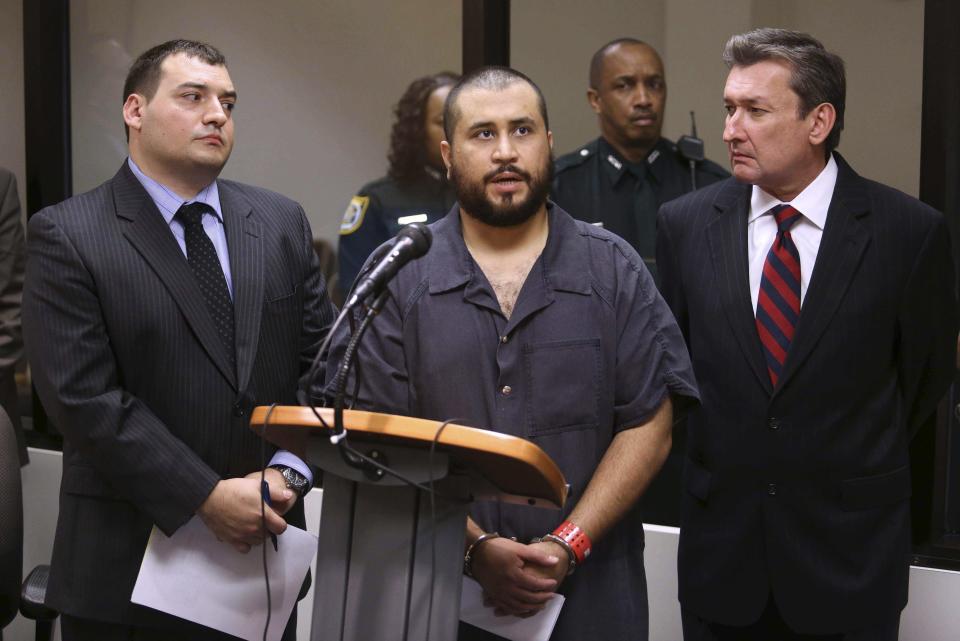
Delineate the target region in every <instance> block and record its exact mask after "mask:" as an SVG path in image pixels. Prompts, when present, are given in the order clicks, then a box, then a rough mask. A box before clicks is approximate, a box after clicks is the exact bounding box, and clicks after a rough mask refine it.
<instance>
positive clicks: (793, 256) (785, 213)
mask: <svg viewBox="0 0 960 641" xmlns="http://www.w3.org/2000/svg"><path fill="white" fill-rule="evenodd" d="M771 211H772V212H773V217H774V219H776V221H777V237H776V239H774V241H773V246H772V247H771V248H770V251H769V252H768V253H767V260H766V261H765V262H764V263H763V276H762V277H761V278H760V295H759V297H758V298H757V332H759V334H760V342H761V343H763V353H764V356H766V359H767V371H768V372H769V373H770V380H771V381H773V385H774V386H776V385H777V381H778V380H779V379H780V374H781V373H782V372H783V363H784V361H786V360H787V352H788V351H790V342H791V341H792V340H793V334H794V331H795V330H796V328H797V321H798V320H799V319H800V252H798V251H797V246H796V245H795V244H794V242H793V238H791V237H790V228H791V227H793V225H794V223H796V222H797V221H798V220H800V217H801V216H802V214H801V213H800V212H798V211H797V210H796V209H794V208H793V207H791V206H790V205H777V206H776V207H774V208H773V209H772V210H771Z"/></svg>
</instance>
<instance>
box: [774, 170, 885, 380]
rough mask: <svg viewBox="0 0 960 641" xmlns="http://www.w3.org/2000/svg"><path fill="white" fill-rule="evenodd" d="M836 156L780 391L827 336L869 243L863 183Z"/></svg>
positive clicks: (866, 200) (867, 208)
mask: <svg viewBox="0 0 960 641" xmlns="http://www.w3.org/2000/svg"><path fill="white" fill-rule="evenodd" d="M834 155H835V157H836V159H837V165H838V173H837V185H836V187H834V190H833V198H832V199H831V200H830V208H829V210H828V213H827V224H826V226H825V227H824V230H823V238H822V239H821V240H820V249H819V250H818V251H817V262H816V264H815V265H814V268H813V274H812V276H811V277H810V285H809V287H808V289H807V294H806V296H805V297H804V301H803V307H802V309H801V310H800V320H799V321H798V323H797V331H796V334H795V335H794V338H793V342H792V344H791V345H790V351H789V353H788V354H787V361H786V363H784V370H783V374H782V375H781V377H780V385H779V388H782V387H783V386H784V385H786V384H787V382H788V381H789V380H790V378H791V377H792V376H793V375H794V374H795V373H796V371H797V370H798V369H799V368H800V366H801V365H802V364H803V362H804V361H805V360H806V359H807V357H808V356H809V355H810V352H811V351H812V350H813V348H814V347H815V346H816V344H817V341H818V340H819V339H820V336H821V335H823V332H824V330H825V329H826V328H827V325H828V324H829V323H830V319H831V318H833V315H834V313H835V312H836V311H837V307H838V306H839V305H840V302H841V301H842V300H843V297H844V294H845V293H846V291H847V287H848V286H849V285H850V281H851V279H852V278H853V275H854V274H855V273H856V271H857V268H858V266H859V265H860V260H861V259H862V258H863V252H864V250H865V249H866V248H867V245H869V243H870V235H869V233H868V232H867V230H866V228H865V227H864V226H863V225H861V224H860V222H859V220H858V218H860V217H862V216H864V215H866V214H867V213H869V200H868V198H867V195H866V194H865V193H864V191H863V184H862V179H861V178H860V177H859V176H858V175H857V174H856V173H855V172H854V171H853V169H851V168H850V166H849V165H848V164H847V163H846V162H845V161H844V160H843V159H842V158H841V157H840V156H839V154H834Z"/></svg>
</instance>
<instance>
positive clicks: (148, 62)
mask: <svg viewBox="0 0 960 641" xmlns="http://www.w3.org/2000/svg"><path fill="white" fill-rule="evenodd" d="M178 53H182V54H186V56H187V57H189V58H198V59H199V60H202V61H203V62H205V63H207V64H208V65H215V66H226V64H227V59H226V58H224V57H223V54H222V53H220V52H219V51H218V50H217V49H216V47H213V46H211V45H208V44H206V43H205V42H197V41H196V40H168V41H167V42H164V43H163V44H159V45H157V46H156V47H152V48H150V49H147V50H146V51H144V52H143V53H141V54H140V56H139V57H138V58H137V59H136V60H134V61H133V64H132V65H131V66H130V71H128V72H127V79H126V81H125V82H124V83H123V102H127V97H129V96H130V94H132V93H138V94H141V95H143V96H144V97H146V99H147V100H150V99H151V98H153V95H154V94H155V93H157V87H158V86H160V65H162V64H163V61H164V60H166V59H167V58H168V57H170V56H173V55H176V54H178ZM129 137H130V129H129V127H127V138H129Z"/></svg>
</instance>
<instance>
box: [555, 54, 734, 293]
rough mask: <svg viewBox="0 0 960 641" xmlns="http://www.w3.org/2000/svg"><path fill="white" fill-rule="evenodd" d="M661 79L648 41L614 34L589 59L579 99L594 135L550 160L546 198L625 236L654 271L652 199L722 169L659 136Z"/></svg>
mask: <svg viewBox="0 0 960 641" xmlns="http://www.w3.org/2000/svg"><path fill="white" fill-rule="evenodd" d="M666 98H667V84H666V80H665V78H664V74H663V62H662V61H661V60H660V56H659V55H658V54H657V52H656V50H655V49H654V48H653V47H651V46H650V45H648V44H646V43H644V42H641V41H639V40H635V39H633V38H620V39H617V40H614V41H612V42H610V43H608V44H606V45H604V46H603V47H601V48H600V50H599V51H597V52H596V53H595V54H594V55H593V58H592V59H591V61H590V88H589V89H587V100H589V102H590V107H591V108H592V109H593V111H594V112H595V113H596V114H597V116H598V119H599V121H600V137H599V138H597V139H596V140H594V141H592V142H590V143H588V144H586V145H584V146H583V147H581V148H580V149H577V150H576V151H574V152H572V153H569V154H567V155H565V156H562V157H560V158H559V159H557V162H556V177H555V179H554V186H553V199H554V200H555V201H556V202H557V204H559V205H560V206H561V207H563V208H564V209H566V210H567V211H568V212H570V213H571V214H572V215H573V216H574V217H576V218H579V219H581V220H585V221H588V222H593V223H602V224H603V227H605V228H606V229H608V230H610V231H612V232H613V233H615V234H617V235H618V236H620V237H622V238H623V239H624V240H626V241H627V242H629V243H630V244H631V245H633V247H634V248H635V249H636V250H637V252H638V253H639V254H640V256H642V257H643V259H644V261H645V262H646V263H647V267H649V268H650V272H651V273H652V274H653V276H654V278H655V279H656V277H657V270H656V263H655V259H654V255H655V242H656V217H657V210H658V209H659V208H660V205H661V204H663V203H664V202H666V201H668V200H672V199H674V198H677V197H678V196H682V195H683V194H685V193H687V192H689V191H692V190H693V189H694V185H696V188H700V187H703V186H705V185H709V184H710V183H714V182H717V181H718V180H721V179H723V178H726V177H727V176H729V173H727V172H726V171H725V170H724V169H723V168H722V167H720V166H719V165H717V164H716V163H713V162H710V161H709V160H704V161H701V162H697V163H696V164H695V172H694V173H693V174H692V173H691V169H690V161H689V160H688V159H687V158H685V157H684V156H683V155H682V154H681V153H680V152H679V150H678V149H677V146H676V145H675V144H674V143H673V142H671V141H669V140H666V139H665V138H662V137H661V136H660V132H661V129H662V127H663V110H664V105H665V104H666Z"/></svg>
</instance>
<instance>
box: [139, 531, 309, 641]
mask: <svg viewBox="0 0 960 641" xmlns="http://www.w3.org/2000/svg"><path fill="white" fill-rule="evenodd" d="M277 544H278V545H277V547H278V551H276V552H275V551H274V549H273V544H271V542H270V540H269V539H267V541H266V542H265V545H266V548H267V568H268V576H269V577H270V596H271V601H272V604H273V607H272V609H271V618H270V629H269V630H268V631H267V639H269V640H270V641H275V640H278V639H280V637H281V636H282V635H283V629H284V628H285V627H286V625H287V620H288V619H289V618H290V613H291V612H292V611H293V607H294V606H295V605H296V602H297V594H298V593H299V592H300V586H301V585H302V584H303V579H304V577H306V575H307V569H308V568H309V567H310V562H311V561H312V560H313V557H314V555H315V554H316V552H317V537H316V536H314V535H313V534H310V533H309V532H305V531H304V530H301V529H299V528H295V527H293V526H287V529H286V531H284V533H283V534H281V535H280V536H278V537H277ZM261 555H262V552H261V551H260V548H259V547H255V548H253V549H252V550H251V551H250V552H248V553H247V554H241V553H240V552H237V551H236V550H235V549H234V548H233V547H232V546H231V545H229V544H227V543H223V542H221V541H218V540H217V537H216V536H215V535H214V534H213V532H211V531H210V529H209V528H207V526H206V525H204V523H203V521H201V520H200V518H199V517H196V516H195V517H193V518H192V519H190V520H189V521H188V522H187V523H186V524H185V525H183V526H182V527H181V528H180V529H178V530H177V531H176V532H175V533H174V535H173V536H172V537H169V538H168V537H167V536H166V535H164V534H163V533H162V532H160V531H159V530H158V529H157V528H156V527H154V528H153V532H152V533H151V534H150V541H149V543H147V551H146V553H145V554H144V556H143V563H142V564H141V565H140V574H139V575H138V576H137V583H136V585H135V586H134V588H133V596H132V597H131V599H130V600H131V601H133V602H134V603H139V604H140V605H145V606H147V607H150V608H154V609H155V610H161V611H163V612H166V613H168V614H172V615H174V616H177V617H180V618H182V619H187V620H188V621H193V622H195V623H199V624H201V625H205V626H207V627H210V628H214V629H216V630H220V631H222V632H226V633H228V634H232V635H234V636H238V637H240V638H242V639H247V640H248V641H259V640H260V639H262V638H263V626H264V624H266V621H267V591H266V584H265V583H264V579H263V558H262V556H261Z"/></svg>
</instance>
